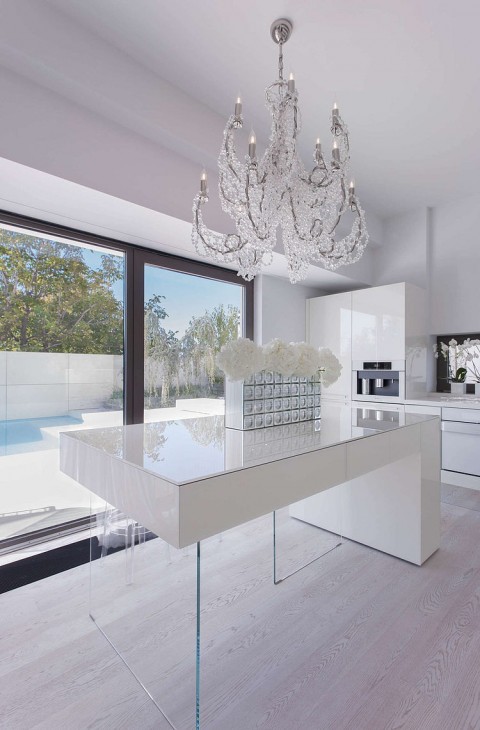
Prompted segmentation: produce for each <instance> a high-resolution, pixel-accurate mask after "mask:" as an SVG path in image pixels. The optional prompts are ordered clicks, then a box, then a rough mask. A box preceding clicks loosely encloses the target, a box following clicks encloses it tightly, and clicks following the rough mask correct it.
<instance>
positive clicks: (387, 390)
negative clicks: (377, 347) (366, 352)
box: [352, 360, 405, 403]
mask: <svg viewBox="0 0 480 730" xmlns="http://www.w3.org/2000/svg"><path fill="white" fill-rule="evenodd" d="M352 400H356V401H379V402H380V403H382V402H383V403H397V402H398V403H403V402H404V400H405V361H404V360H389V361H382V362H372V361H365V362H355V361H354V362H353V371H352Z"/></svg>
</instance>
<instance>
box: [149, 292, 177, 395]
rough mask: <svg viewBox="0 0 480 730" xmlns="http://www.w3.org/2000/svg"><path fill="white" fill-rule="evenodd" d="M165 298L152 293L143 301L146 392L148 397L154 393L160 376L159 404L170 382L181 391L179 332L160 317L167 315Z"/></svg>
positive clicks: (168, 390) (169, 386) (166, 393)
mask: <svg viewBox="0 0 480 730" xmlns="http://www.w3.org/2000/svg"><path fill="white" fill-rule="evenodd" d="M164 299H165V297H164V296H163V295H161V294H155V295H154V296H153V297H151V298H150V299H149V300H148V302H147V303H146V304H145V337H144V343H145V344H144V356H145V394H146V395H147V396H148V397H149V398H150V399H152V398H154V397H155V396H156V395H157V389H158V383H159V381H160V379H161V403H162V405H164V406H165V405H167V404H168V400H169V398H170V390H171V388H172V385H173V384H174V383H175V384H176V389H177V395H178V393H179V390H180V381H179V366H180V342H179V340H178V337H177V334H178V332H174V331H173V330H166V329H165V328H164V327H163V324H162V323H163V320H164V319H166V318H167V317H168V314H167V312H166V310H165V307H164V306H163V300H164Z"/></svg>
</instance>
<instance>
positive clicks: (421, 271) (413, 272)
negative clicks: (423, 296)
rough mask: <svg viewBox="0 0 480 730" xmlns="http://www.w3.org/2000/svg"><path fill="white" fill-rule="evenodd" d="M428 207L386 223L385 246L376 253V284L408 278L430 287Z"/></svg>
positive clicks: (414, 282) (413, 282) (419, 284)
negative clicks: (428, 280) (428, 276)
mask: <svg viewBox="0 0 480 730" xmlns="http://www.w3.org/2000/svg"><path fill="white" fill-rule="evenodd" d="M427 220H428V215H427V209H426V208H419V209H418V210H412V211H409V212H407V213H405V214H403V215H398V216H394V217H392V218H389V219H388V220H387V221H386V222H385V223H384V229H383V230H384V241H383V243H384V245H383V246H382V247H380V248H377V249H375V252H374V274H375V275H374V281H375V286H379V285H381V284H393V283H396V282H400V281H406V282H408V283H410V284H416V285H417V286H420V287H422V288H424V289H426V288H427Z"/></svg>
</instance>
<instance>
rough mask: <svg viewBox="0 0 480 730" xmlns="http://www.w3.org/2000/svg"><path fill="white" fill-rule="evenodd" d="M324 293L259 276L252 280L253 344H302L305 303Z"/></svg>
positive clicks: (281, 280) (304, 335) (304, 333)
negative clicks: (253, 288) (279, 340)
mask: <svg viewBox="0 0 480 730" xmlns="http://www.w3.org/2000/svg"><path fill="white" fill-rule="evenodd" d="M322 294H325V292H323V291H321V290H319V289H317V288H316V287H312V286H303V285H302V284H290V282H289V281H287V280H286V279H280V278H278V277H276V276H266V275H265V274H261V275H259V276H257V277H256V279H255V341H256V342H258V343H259V344H265V343H266V342H269V341H270V340H272V339H273V338H275V337H278V338H279V339H281V340H285V341H286V342H301V341H303V340H305V337H306V332H305V327H306V304H305V302H306V300H307V299H310V298H311V297H319V296H322Z"/></svg>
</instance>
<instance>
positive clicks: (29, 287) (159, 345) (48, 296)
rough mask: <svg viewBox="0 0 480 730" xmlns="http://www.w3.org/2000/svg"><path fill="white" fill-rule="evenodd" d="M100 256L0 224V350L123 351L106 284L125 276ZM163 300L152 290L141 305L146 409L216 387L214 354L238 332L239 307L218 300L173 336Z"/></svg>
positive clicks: (118, 307) (219, 378) (116, 307)
mask: <svg viewBox="0 0 480 730" xmlns="http://www.w3.org/2000/svg"><path fill="white" fill-rule="evenodd" d="M99 261H100V263H99V265H98V266H96V267H92V266H89V265H88V263H87V262H86V261H85V260H84V257H83V249H82V248H80V247H78V246H74V245H69V244H64V243H59V242H57V241H49V240H47V239H45V238H37V237H35V236H31V235H27V234H24V233H17V232H15V231H9V230H5V229H0V313H1V316H0V350H9V351H15V350H22V351H28V352H70V353H86V354H121V353H122V352H123V305H122V303H121V302H120V301H119V300H118V299H117V298H116V297H115V295H114V293H113V291H112V287H113V285H114V284H115V282H117V281H119V280H121V279H122V278H123V261H122V259H121V258H119V257H118V256H114V255H103V256H101V257H99ZM164 301H165V297H164V296H162V295H160V294H156V295H155V296H153V297H151V299H150V300H149V301H148V302H147V303H146V305H145V353H144V354H145V396H146V403H147V407H148V406H149V405H150V407H154V406H157V405H167V403H170V402H171V399H172V398H173V397H174V395H175V396H178V395H179V394H180V393H182V394H184V395H187V396H188V395H191V396H192V397H194V396H198V395H211V394H215V388H216V387H217V390H218V392H221V391H222V390H223V388H222V384H223V375H222V374H221V373H220V371H219V370H218V368H217V367H216V364H215V358H216V355H217V353H218V352H219V350H220V348H221V347H222V345H225V344H226V343H227V342H229V341H230V340H232V339H236V338H237V337H238V334H239V325H240V312H239V309H238V308H237V307H233V306H231V305H229V306H227V307H225V306H223V305H220V306H217V307H215V309H213V311H211V312H205V313H204V314H202V315H201V316H198V317H192V319H191V320H190V322H189V325H188V327H187V329H186V331H185V334H184V335H183V336H179V333H178V332H177V331H174V330H172V329H169V328H168V327H166V326H165V324H166V322H165V320H167V318H168V313H167V311H166V309H165V306H164Z"/></svg>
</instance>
